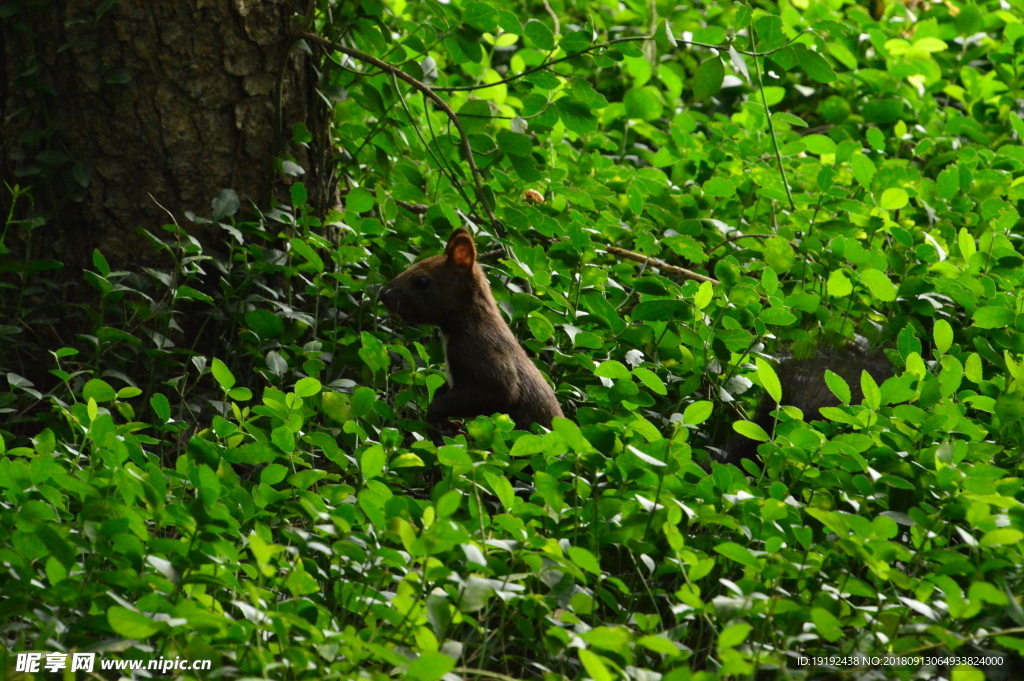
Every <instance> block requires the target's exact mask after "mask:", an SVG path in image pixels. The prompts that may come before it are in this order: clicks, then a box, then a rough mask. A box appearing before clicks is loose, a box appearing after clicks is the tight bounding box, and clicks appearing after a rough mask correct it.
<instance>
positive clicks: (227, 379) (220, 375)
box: [210, 357, 235, 391]
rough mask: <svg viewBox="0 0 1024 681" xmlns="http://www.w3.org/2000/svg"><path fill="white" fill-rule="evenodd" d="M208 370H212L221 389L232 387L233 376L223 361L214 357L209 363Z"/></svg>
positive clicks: (233, 382) (233, 383)
mask: <svg viewBox="0 0 1024 681" xmlns="http://www.w3.org/2000/svg"><path fill="white" fill-rule="evenodd" d="M210 371H212V372H213V377H214V378H215V379H216V380H217V383H218V384H219V385H220V387H221V389H222V390H225V391H227V390H230V389H231V388H233V387H234V385H235V377H234V375H233V374H232V373H231V370H230V369H228V366H227V365H226V364H224V362H222V361H220V360H219V359H217V358H216V357H214V358H213V362H212V363H211V365H210Z"/></svg>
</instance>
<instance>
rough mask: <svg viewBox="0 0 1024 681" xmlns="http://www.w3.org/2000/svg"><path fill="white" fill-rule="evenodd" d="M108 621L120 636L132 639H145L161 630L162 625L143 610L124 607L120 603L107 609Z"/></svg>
mask: <svg viewBox="0 0 1024 681" xmlns="http://www.w3.org/2000/svg"><path fill="white" fill-rule="evenodd" d="M107 622H108V623H109V624H110V628H111V629H113V630H114V631H115V632H117V633H118V634H119V635H120V636H122V637H124V638H126V639H129V640H132V641H144V640H146V639H147V638H149V637H150V636H152V635H153V634H155V633H156V632H158V631H160V626H159V625H157V623H156V622H154V621H153V620H151V619H150V618H148V617H146V616H145V615H143V614H142V613H141V612H135V611H134V610H129V609H128V608H122V607H121V606H120V605H112V606H110V608H109V609H108V610H107Z"/></svg>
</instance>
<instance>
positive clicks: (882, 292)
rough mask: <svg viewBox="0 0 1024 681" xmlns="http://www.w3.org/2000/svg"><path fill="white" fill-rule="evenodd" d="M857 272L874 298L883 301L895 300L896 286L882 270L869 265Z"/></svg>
mask: <svg viewBox="0 0 1024 681" xmlns="http://www.w3.org/2000/svg"><path fill="white" fill-rule="evenodd" d="M859 274H860V280H861V281H862V282H864V284H866V285H867V287H868V289H869V290H870V291H871V294H872V295H873V296H874V297H875V298H877V299H878V300H881V301H882V302H885V303H890V302H892V301H894V300H896V287H895V286H894V285H893V283H892V281H891V280H890V279H889V277H887V276H885V273H884V272H881V271H879V270H876V269H873V268H870V267H869V268H867V269H863V270H861V271H860V273H859Z"/></svg>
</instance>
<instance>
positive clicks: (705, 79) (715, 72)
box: [693, 57, 725, 102]
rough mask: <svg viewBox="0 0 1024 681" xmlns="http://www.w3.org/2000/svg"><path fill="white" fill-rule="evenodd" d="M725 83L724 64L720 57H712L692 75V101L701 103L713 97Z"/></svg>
mask: <svg viewBox="0 0 1024 681" xmlns="http://www.w3.org/2000/svg"><path fill="white" fill-rule="evenodd" d="M724 81H725V63H724V62H722V58H721V57H712V58H711V59H708V60H707V61H705V62H704V63H703V64H701V65H700V66H698V67H697V70H696V71H695V72H694V74H693V99H694V100H695V101H698V102H703V101H704V100H706V99H709V98H711V97H714V96H715V95H716V94H718V91H719V90H721V89H722V83H723V82H724Z"/></svg>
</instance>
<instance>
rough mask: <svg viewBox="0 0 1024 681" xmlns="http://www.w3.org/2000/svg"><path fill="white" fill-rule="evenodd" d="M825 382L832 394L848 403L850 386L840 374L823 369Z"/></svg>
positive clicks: (850, 396)
mask: <svg viewBox="0 0 1024 681" xmlns="http://www.w3.org/2000/svg"><path fill="white" fill-rule="evenodd" d="M825 383H826V385H828V389H829V390H831V391H832V394H833V395H835V396H836V397H838V398H839V401H840V402H842V403H843V404H850V400H851V399H852V395H851V393H850V386H849V384H847V382H846V381H845V380H843V377H842V376H840V375H839V374H836V373H833V372H831V371H825Z"/></svg>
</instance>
